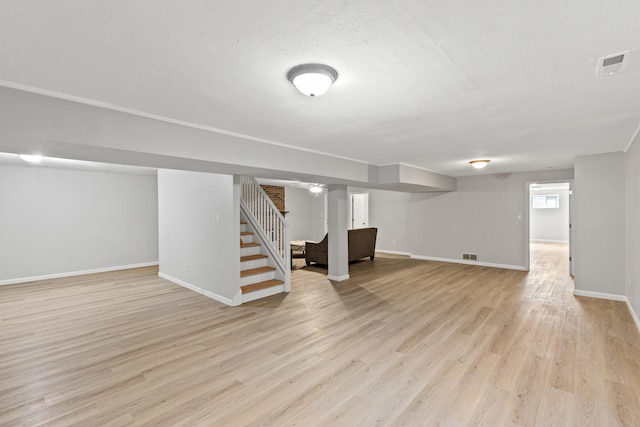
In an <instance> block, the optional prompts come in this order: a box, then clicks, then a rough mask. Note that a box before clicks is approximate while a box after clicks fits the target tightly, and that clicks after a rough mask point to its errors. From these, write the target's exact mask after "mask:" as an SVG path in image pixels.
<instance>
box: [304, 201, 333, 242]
mask: <svg viewBox="0 0 640 427" xmlns="http://www.w3.org/2000/svg"><path fill="white" fill-rule="evenodd" d="M327 206H328V202H327V190H326V189H325V190H324V191H323V192H322V193H321V194H320V195H318V197H314V198H313V199H312V200H311V238H310V239H308V240H312V241H314V242H319V241H320V240H322V239H324V236H325V234H327V231H328V229H327V226H328V223H327V216H328V215H327V212H328V209H327Z"/></svg>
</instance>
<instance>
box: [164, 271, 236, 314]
mask: <svg viewBox="0 0 640 427" xmlns="http://www.w3.org/2000/svg"><path fill="white" fill-rule="evenodd" d="M158 277H162V278H163V279H166V280H168V281H170V282H173V283H175V284H176V285H180V286H182V287H184V288H187V289H189V290H192V291H194V292H197V293H199V294H200V295H204V296H205V297H208V298H211V299H213V300H216V301H218V302H221V303H223V304H226V305H230V306H236V305H239V304H238V303H237V302H235V301H234V300H232V299H229V298H226V297H223V296H221V295H218V294H216V293H213V292H211V291H207V290H206V289H202V288H199V287H197V286H195V285H192V284H191V283H187V282H185V281H183V280H180V279H176V278H175V277H172V276H169V275H168V274H164V273H158Z"/></svg>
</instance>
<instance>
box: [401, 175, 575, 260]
mask: <svg viewBox="0 0 640 427" xmlns="http://www.w3.org/2000/svg"><path fill="white" fill-rule="evenodd" d="M572 178H573V171H572V170H571V169H567V170H557V171H540V172H527V173H514V174H499V175H480V176H467V177H461V178H458V191H455V192H448V193H414V194H411V202H410V212H409V225H408V227H407V234H408V236H409V247H410V248H411V249H410V251H411V253H412V255H413V256H417V257H424V258H438V259H449V260H457V261H460V260H462V254H463V253H474V254H478V260H479V262H481V263H488V264H492V265H498V266H508V267H511V268H521V269H524V268H525V267H526V265H527V259H526V258H527V247H528V242H526V237H525V236H526V231H527V230H526V217H525V216H526V215H528V212H527V199H526V197H527V196H526V194H527V188H526V182H527V181H536V180H540V181H542V180H564V179H567V180H570V179H572Z"/></svg>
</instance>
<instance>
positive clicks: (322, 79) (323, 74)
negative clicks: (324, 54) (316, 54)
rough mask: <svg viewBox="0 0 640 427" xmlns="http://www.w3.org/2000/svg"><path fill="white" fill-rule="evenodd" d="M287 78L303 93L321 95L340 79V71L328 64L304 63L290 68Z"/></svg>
mask: <svg viewBox="0 0 640 427" xmlns="http://www.w3.org/2000/svg"><path fill="white" fill-rule="evenodd" d="M287 79H289V81H290V82H291V83H293V85H294V86H295V87H296V88H297V89H298V90H299V91H300V92H302V93H303V94H305V95H307V96H320V95H322V94H323V93H325V92H326V91H327V90H328V89H329V86H331V85H332V84H333V82H335V81H336V80H337V79H338V72H337V71H336V70H334V69H333V68H331V67H329V66H328V65H323V64H303V65H297V66H295V67H293V68H292V69H291V70H289V72H288V73H287Z"/></svg>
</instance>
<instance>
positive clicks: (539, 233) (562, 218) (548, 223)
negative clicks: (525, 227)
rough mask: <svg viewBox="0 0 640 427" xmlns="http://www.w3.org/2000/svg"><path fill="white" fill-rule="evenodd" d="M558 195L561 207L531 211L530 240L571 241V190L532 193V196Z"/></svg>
mask: <svg viewBox="0 0 640 427" xmlns="http://www.w3.org/2000/svg"><path fill="white" fill-rule="evenodd" d="M553 194H557V195H558V196H559V207H558V208H557V209H533V203H532V201H530V203H531V204H532V207H531V210H530V217H529V221H530V227H531V228H530V230H531V231H530V235H529V239H531V240H538V241H546V242H568V241H569V190H538V191H531V196H546V195H553Z"/></svg>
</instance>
